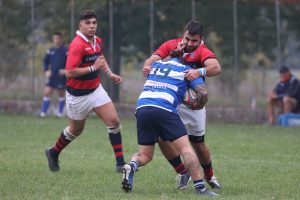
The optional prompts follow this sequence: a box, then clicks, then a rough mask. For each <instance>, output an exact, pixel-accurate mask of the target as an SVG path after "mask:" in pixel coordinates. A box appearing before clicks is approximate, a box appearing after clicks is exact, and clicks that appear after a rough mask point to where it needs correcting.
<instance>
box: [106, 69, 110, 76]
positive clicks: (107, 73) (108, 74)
mask: <svg viewBox="0 0 300 200" xmlns="http://www.w3.org/2000/svg"><path fill="white" fill-rule="evenodd" d="M111 73H112V71H111V70H110V69H109V70H107V71H106V72H105V74H106V76H107V77H109V76H110V74H111Z"/></svg>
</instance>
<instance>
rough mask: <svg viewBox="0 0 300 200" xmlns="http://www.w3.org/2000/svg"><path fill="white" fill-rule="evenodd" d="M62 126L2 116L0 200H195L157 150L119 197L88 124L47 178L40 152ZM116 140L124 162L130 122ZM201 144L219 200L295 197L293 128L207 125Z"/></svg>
mask: <svg viewBox="0 0 300 200" xmlns="http://www.w3.org/2000/svg"><path fill="white" fill-rule="evenodd" d="M66 125H67V119H65V118H63V119H56V118H47V119H39V118H35V117H30V116H20V115H18V116H14V115H0V127H1V131H0V138H1V140H0V160H1V165H0V177H1V181H0V197H1V199H3V200H5V199H22V200H23V199H30V200H31V199H137V200H140V199H170V200H171V199H199V198H200V197H198V196H196V195H195V194H194V187H193V185H192V184H191V183H190V184H189V186H188V188H187V189H186V190H184V191H177V190H176V189H175V172H174V170H173V169H172V167H171V166H170V164H169V163H168V162H167V161H166V160H165V159H164V157H163V156H162V155H161V153H160V152H159V150H158V148H157V149H156V152H155V157H154V159H153V161H152V162H151V163H149V165H147V166H145V167H141V168H140V169H139V171H138V172H137V173H136V175H135V180H134V189H133V192H132V193H129V194H127V193H124V192H123V191H122V190H121V185H120V183H121V175H120V174H116V173H115V171H114V169H115V168H114V167H115V166H114V164H115V161H114V156H113V150H112V147H111V145H110V143H109V140H108V135H107V133H106V128H105V126H104V125H103V124H102V123H99V119H98V118H94V117H91V118H89V119H88V121H87V124H86V128H85V130H84V133H83V134H82V135H81V136H80V137H79V138H77V139H76V140H75V141H73V142H72V143H71V144H70V145H69V146H68V147H67V148H66V149H65V150H64V151H63V152H62V155H61V158H60V165H61V170H60V172H58V173H52V172H50V171H49V169H48V166H47V160H46V158H45V155H44V149H45V148H46V147H48V146H50V145H53V144H54V143H55V141H56V139H57V138H58V136H59V134H60V131H61V130H62V129H63V128H64V127H65V126H66ZM122 135H123V143H124V152H125V158H126V160H127V161H129V160H130V157H131V155H132V154H133V153H134V152H136V151H137V150H138V146H137V142H136V126H135V120H130V119H123V120H122ZM206 141H207V144H208V145H209V147H210V150H211V153H212V157H213V164H214V167H215V172H216V175H217V176H218V179H219V180H220V182H221V183H222V184H223V187H224V189H222V190H221V191H218V192H219V193H220V194H221V197H220V199H236V200H252V199H253V200H256V199H299V198H300V192H299V189H298V185H299V184H298V183H299V179H298V178H297V177H298V176H299V173H300V171H299V169H300V163H299V160H300V155H299V153H298V151H299V143H300V135H299V129H298V128H279V127H267V126H265V127H262V126H253V125H233V124H208V125H207V135H206ZM201 199H211V198H208V197H207V198H206V197H201Z"/></svg>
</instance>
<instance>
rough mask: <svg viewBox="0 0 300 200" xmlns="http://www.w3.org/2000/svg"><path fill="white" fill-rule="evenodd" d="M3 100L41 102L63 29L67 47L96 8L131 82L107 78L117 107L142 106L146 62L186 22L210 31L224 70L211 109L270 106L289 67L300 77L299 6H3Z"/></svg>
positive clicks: (212, 82)
mask: <svg viewBox="0 0 300 200" xmlns="http://www.w3.org/2000/svg"><path fill="white" fill-rule="evenodd" d="M0 9H1V15H0V27H1V30H3V31H2V32H3V34H2V36H0V41H1V46H0V52H1V53H0V56H1V59H0V72H1V80H0V89H1V94H0V96H1V99H5V100H10V99H11V100H15V99H17V100H28V99H30V100H37V101H39V100H40V99H41V96H42V90H43V85H44V75H43V69H42V58H43V55H44V53H45V51H46V49H47V48H48V47H49V46H50V43H49V41H50V40H49V39H50V36H51V34H52V33H53V32H55V31H57V30H59V31H61V32H62V33H63V35H64V36H65V42H66V43H67V44H68V43H69V42H70V41H71V39H72V38H73V36H74V33H75V30H76V24H77V21H78V15H79V13H80V11H81V10H84V9H94V10H95V11H96V12H97V15H98V18H99V21H100V23H99V27H98V35H100V36H101V37H102V38H103V40H104V53H105V55H106V57H107V59H108V60H109V63H110V64H111V66H112V68H113V70H114V71H115V72H117V73H120V74H121V75H122V76H123V77H124V82H123V84H122V85H121V86H120V87H119V88H118V87H115V86H113V85H112V84H111V83H110V82H109V81H108V80H106V79H105V77H104V78H103V84H104V87H105V88H106V89H107V90H108V91H109V93H110V95H111V96H112V97H113V99H114V100H117V101H119V102H121V103H130V104H131V103H135V101H136V99H137V97H138V94H139V92H140V91H141V88H142V86H143V82H144V78H143V77H142V75H141V68H142V65H143V61H144V60H145V59H146V58H147V57H148V56H150V54H151V53H152V51H153V50H154V49H156V48H157V47H159V45H160V44H162V43H163V42H164V41H166V40H168V39H172V38H176V37H179V36H180V35H181V33H182V29H183V27H184V25H185V23H186V22H187V21H189V20H190V19H196V20H199V21H201V22H202V23H203V24H204V26H205V38H204V40H205V43H206V44H207V46H208V47H209V48H210V49H212V50H213V51H214V52H215V53H216V55H217V56H218V59H219V61H220V63H221V65H222V75H221V76H219V77H213V78H208V80H207V85H208V88H209V98H210V99H209V104H211V105H224V106H251V105H252V106H253V107H254V106H255V107H256V106H257V107H263V106H264V101H265V96H266V93H267V92H268V91H270V90H271V89H272V87H273V86H274V84H275V82H276V80H277V68H278V67H279V66H280V65H281V64H287V65H289V66H291V67H292V70H293V71H294V72H295V73H296V74H297V75H298V77H300V76H299V75H300V73H299V69H300V68H299V46H300V43H299V42H298V39H299V35H300V29H299V27H300V26H299V20H298V17H297V15H298V13H299V11H300V3H299V1H295V0H285V1H283V0H282V1H279V0H274V1H246V0H243V1H242V0H241V1H239V0H232V1H225V0H224V1H221V0H216V1H208V0H201V1H200V0H191V1H188V0H187V1H180V0H169V1H167V0H163V1H158V0H140V1H138V0H115V1H113V0H107V1H88V0H87V1H79V0H70V1H58V0H53V1H44V0H10V1H8V0H6V1H5V0H1V1H0Z"/></svg>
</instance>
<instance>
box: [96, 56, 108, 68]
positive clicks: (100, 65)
mask: <svg viewBox="0 0 300 200" xmlns="http://www.w3.org/2000/svg"><path fill="white" fill-rule="evenodd" d="M94 65H95V68H96V70H99V69H101V68H103V67H105V66H106V65H107V63H106V60H105V58H104V56H103V55H102V56H99V57H98V58H97V59H96V60H95V63H94Z"/></svg>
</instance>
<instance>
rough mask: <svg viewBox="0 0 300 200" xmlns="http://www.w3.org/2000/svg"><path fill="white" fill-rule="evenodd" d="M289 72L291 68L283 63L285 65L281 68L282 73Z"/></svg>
mask: <svg viewBox="0 0 300 200" xmlns="http://www.w3.org/2000/svg"><path fill="white" fill-rule="evenodd" d="M287 72H290V69H289V68H288V67H287V66H285V65H283V66H281V67H280V69H279V73H280V74H284V73H287Z"/></svg>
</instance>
